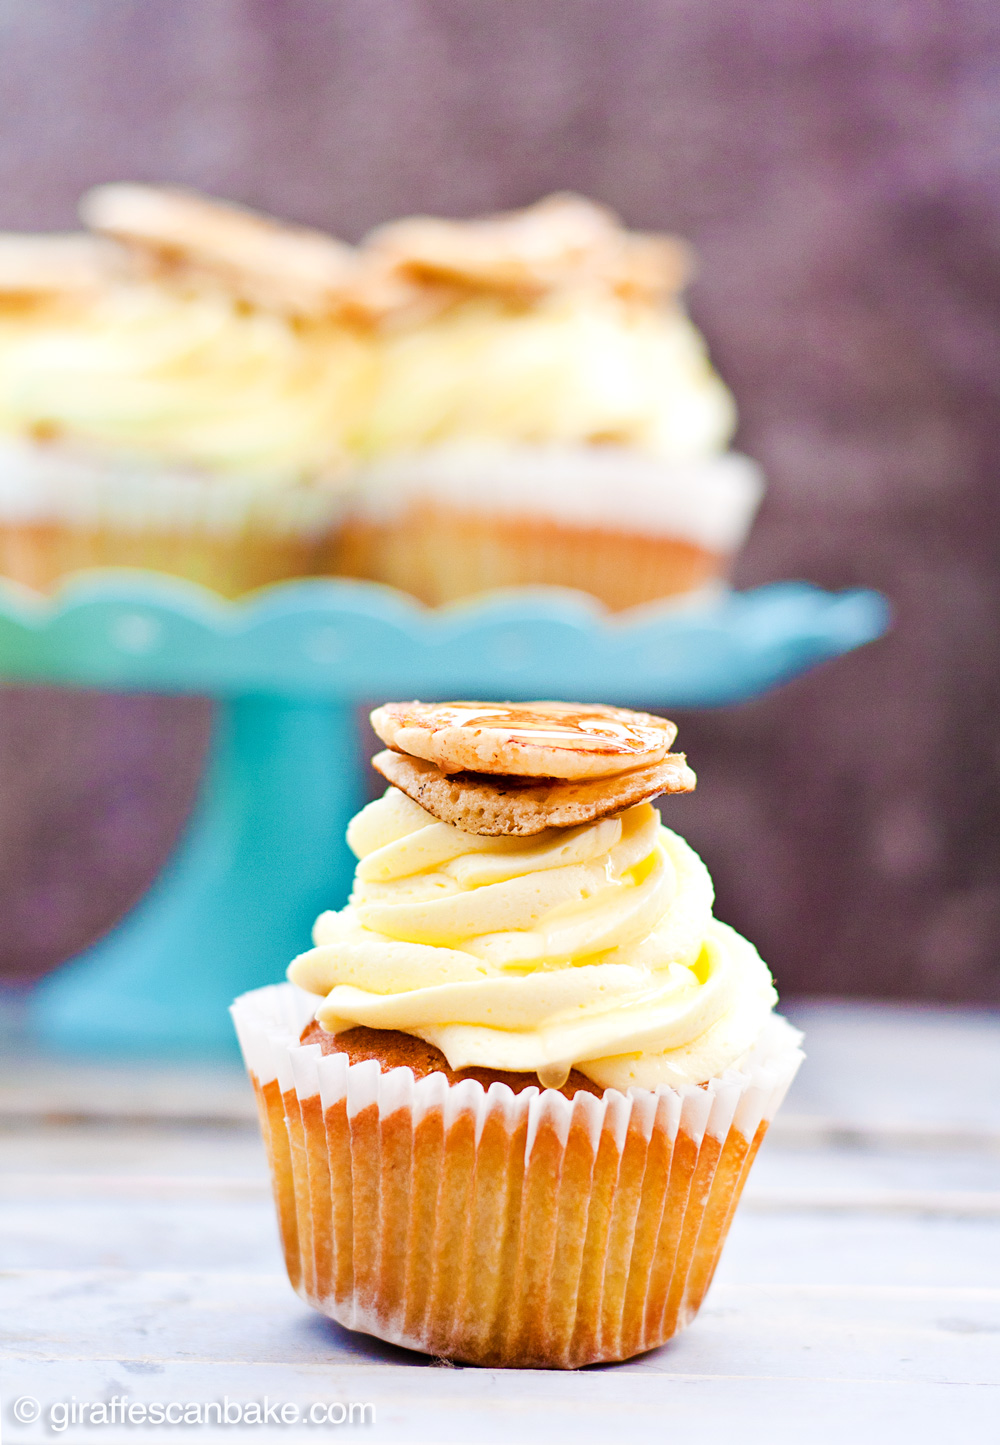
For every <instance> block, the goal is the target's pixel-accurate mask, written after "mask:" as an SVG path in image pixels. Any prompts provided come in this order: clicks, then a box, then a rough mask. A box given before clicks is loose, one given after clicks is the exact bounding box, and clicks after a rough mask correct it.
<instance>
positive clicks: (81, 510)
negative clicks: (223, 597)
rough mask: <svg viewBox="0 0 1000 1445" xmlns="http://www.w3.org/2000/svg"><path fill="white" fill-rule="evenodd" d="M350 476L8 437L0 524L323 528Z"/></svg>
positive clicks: (299, 532)
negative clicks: (293, 474)
mask: <svg viewBox="0 0 1000 1445" xmlns="http://www.w3.org/2000/svg"><path fill="white" fill-rule="evenodd" d="M344 493H345V481H344V478H343V477H332V478H328V479H323V478H316V479H314V480H309V481H297V480H292V481H288V480H284V479H280V478H275V477H266V476H265V477H252V476H240V475H232V474H230V473H228V472H227V473H221V472H211V471H208V470H202V469H199V468H196V467H180V466H170V465H168V464H166V463H165V464H164V465H162V466H159V465H157V464H156V463H154V462H151V461H149V462H147V461H145V460H144V459H141V458H135V457H132V456H129V455H128V454H127V453H118V452H114V451H112V450H110V449H109V450H107V451H104V450H99V449H90V448H87V447H84V446H73V445H69V444H67V443H63V442H44V441H39V442H34V441H31V440H28V439H24V438H16V437H14V438H10V437H8V438H3V439H0V526H2V525H4V524H7V525H11V524H13V525H31V524H37V523H63V524H66V525H68V526H72V527H81V528H88V529H102V528H103V529H108V530H113V531H116V532H123V533H131V534H134V535H136V536H141V535H142V534H143V533H147V532H160V533H164V532H165V533H185V532H192V531H197V532H201V533H205V532H207V533H209V534H211V535H216V536H219V537H221V538H231V537H235V536H239V535H240V534H241V533H244V532H246V531H252V530H254V529H261V530H266V531H267V532H269V533H271V534H274V535H278V536H288V537H295V538H319V537H322V536H323V535H324V534H326V533H328V532H329V531H330V530H331V528H332V527H333V526H334V525H335V524H336V523H337V522H339V521H340V519H341V518H342V516H343V514H344V510H345V499H344Z"/></svg>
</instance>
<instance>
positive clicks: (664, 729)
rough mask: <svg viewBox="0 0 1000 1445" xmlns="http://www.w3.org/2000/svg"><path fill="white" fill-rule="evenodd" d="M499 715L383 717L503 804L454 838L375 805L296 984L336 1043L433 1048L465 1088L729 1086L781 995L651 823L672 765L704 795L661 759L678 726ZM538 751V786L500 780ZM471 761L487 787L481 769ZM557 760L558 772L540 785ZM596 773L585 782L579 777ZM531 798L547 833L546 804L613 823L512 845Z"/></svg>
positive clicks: (448, 712) (547, 709)
mask: <svg viewBox="0 0 1000 1445" xmlns="http://www.w3.org/2000/svg"><path fill="white" fill-rule="evenodd" d="M503 709H504V710H503V712H502V713H501V714H499V716H498V710H497V707H496V705H495V704H487V703H478V704H477V703H451V704H445V705H442V706H441V707H439V708H435V707H433V706H432V707H430V708H427V707H425V706H422V705H417V704H405V705H402V704H401V705H394V706H390V707H389V708H387V709H380V710H378V711H377V713H376V715H375V719H374V720H375V721H376V725H377V726H378V727H379V730H380V731H381V733H382V736H383V738H384V739H385V740H388V741H390V750H389V751H390V753H392V752H393V749H396V748H402V747H403V746H404V745H405V743H406V741H407V738H408V736H409V737H410V739H411V740H412V738H413V736H414V734H412V733H410V734H409V735H408V733H407V728H408V726H411V725H412V719H413V718H414V717H415V718H416V719H417V726H416V734H417V741H418V742H419V745H420V747H421V749H422V751H423V752H424V753H425V754H426V753H427V752H429V751H433V752H434V753H435V757H434V758H433V759H429V758H427V757H426V756H424V757H413V760H414V761H416V762H418V763H419V764H420V765H421V766H422V767H424V768H427V767H431V768H435V769H437V770H438V774H439V777H440V779H441V780H442V782H443V783H444V784H445V785H446V786H447V787H448V788H449V789H450V790H452V792H453V793H455V794H457V795H461V793H462V791H463V790H465V789H467V790H468V791H469V792H470V793H471V794H472V795H473V796H475V793H476V790H477V789H479V788H482V787H484V786H491V787H493V788H494V789H496V790H497V791H496V793H495V794H494V795H493V801H494V811H493V813H492V814H491V815H490V820H489V826H488V827H487V828H486V829H485V830H483V829H481V828H480V827H479V826H478V817H477V814H476V811H475V806H474V805H470V808H469V810H468V811H467V813H466V814H465V815H463V816H462V823H463V826H461V827H459V826H456V825H455V823H454V822H451V821H447V820H446V819H445V818H442V817H441V816H440V814H441V813H442V812H445V811H446V808H442V807H437V803H438V801H439V799H438V798H437V797H435V796H434V795H428V796H427V797H425V798H424V806H421V805H420V804H419V803H417V802H415V801H414V800H413V798H412V797H409V796H407V795H406V794H405V793H404V792H403V791H401V790H400V789H399V788H396V787H390V789H389V791H388V792H387V793H386V794H385V796H384V797H383V798H381V799H379V800H378V801H377V802H375V803H371V804H369V806H368V807H367V808H365V809H363V810H362V811H361V812H360V813H359V814H358V815H357V817H356V818H355V819H354V820H353V822H352V823H351V826H350V828H349V830H348V842H349V844H350V846H351V848H352V849H353V851H354V853H355V855H356V856H357V858H358V860H359V861H358V867H357V871H356V875H355V883H354V890H353V892H352V894H351V899H350V902H349V903H348V905H347V906H346V908H344V909H342V910H341V911H340V912H339V913H325V914H323V915H322V916H321V917H320V918H319V920H318V921H317V923H316V927H315V930H314V940H315V944H316V947H315V948H313V949H312V950H310V951H309V952H308V953H305V954H303V955H301V956H300V957H299V958H297V959H296V960H295V961H294V962H293V964H292V965H291V967H290V969H289V978H290V979H291V980H292V982H293V983H296V984H298V985H299V986H300V987H302V988H304V989H306V990H307V991H308V992H311V993H314V994H317V995H321V996H322V1002H321V1003H320V1004H319V1007H318V1008H317V1011H316V1017H317V1018H318V1020H319V1022H320V1023H321V1024H322V1026H323V1027H324V1028H325V1029H326V1030H327V1031H328V1032H330V1033H334V1034H336V1033H338V1032H342V1031H344V1030H346V1029H348V1028H351V1027H355V1026H358V1025H366V1026H368V1027H372V1028H376V1029H395V1030H400V1031H402V1032H404V1033H409V1034H413V1035H415V1036H416V1037H418V1038H420V1039H423V1040H424V1041H425V1042H427V1043H430V1044H433V1045H435V1046H436V1047H437V1048H439V1049H440V1050H441V1051H442V1052H443V1053H444V1055H445V1056H446V1058H447V1060H448V1063H449V1065H450V1066H451V1068H453V1069H456V1070H458V1069H462V1068H468V1067H486V1068H492V1069H498V1070H505V1071H511V1072H523V1073H537V1075H538V1077H539V1079H540V1081H541V1082H542V1084H543V1085H547V1086H554V1087H559V1086H560V1085H561V1084H562V1083H563V1082H564V1080H565V1078H566V1077H567V1075H568V1073H569V1071H570V1069H571V1068H573V1067H576V1068H577V1069H578V1070H579V1071H580V1072H581V1073H583V1074H584V1075H586V1076H587V1077H588V1078H590V1079H591V1080H593V1081H594V1082H595V1083H596V1084H598V1085H599V1086H601V1087H615V1088H618V1089H624V1088H627V1087H628V1086H629V1085H638V1086H642V1087H646V1088H651V1087H653V1088H655V1087H656V1085H658V1084H680V1083H701V1082H704V1081H705V1080H706V1079H708V1078H710V1077H712V1076H714V1075H716V1074H718V1073H720V1072H722V1071H724V1070H725V1069H726V1068H728V1067H729V1066H731V1065H733V1064H735V1063H736V1062H737V1061H738V1060H739V1059H740V1057H741V1056H742V1055H743V1054H744V1053H746V1051H747V1050H748V1049H750V1048H751V1047H752V1045H753V1044H754V1042H755V1040H756V1039H757V1037H758V1036H759V1034H760V1032H761V1030H762V1028H763V1027H764V1025H765V1023H766V1021H767V1019H768V1016H769V1014H770V1011H771V1009H772V1007H773V1005H774V1003H775V1001H776V995H775V992H774V988H773V985H772V982H771V977H770V974H769V973H768V970H767V968H766V966H765V965H764V964H763V962H762V961H761V959H760V958H759V956H758V954H757V953H756V951H755V950H754V948H753V947H752V945H750V944H749V943H748V942H747V941H746V940H745V939H743V938H741V937H740V935H739V934H737V933H735V932H734V931H733V930H732V929H730V928H727V927H726V925H724V924H722V923H719V922H718V921H716V920H715V919H714V918H713V917H712V901H713V890H712V884H711V879H710V878H709V875H708V872H707V870H706V869H705V866H704V864H703V863H702V862H701V860H700V859H699V858H698V856H697V855H696V854H695V853H694V852H693V850H692V849H691V848H689V847H688V845H687V844H686V843H685V842H684V841H683V839H681V838H679V837H678V836H677V835H676V834H674V833H672V832H671V831H670V830H669V829H667V828H664V827H663V826H662V825H661V824H660V820H659V816H658V814H657V812H656V810H655V809H654V808H653V806H652V803H651V798H652V797H653V796H655V795H656V793H658V792H660V791H662V788H661V787H660V786H658V785H657V782H656V779H655V777H654V776H653V773H654V772H655V770H656V769H657V768H660V767H662V766H663V765H664V763H665V762H666V761H667V759H668V758H672V759H674V760H675V761H674V762H673V764H672V766H673V767H674V768H675V769H678V770H681V769H682V770H683V771H678V773H677V777H678V778H679V779H680V781H681V783H682V786H683V788H684V789H689V788H691V787H693V786H694V776H693V774H691V773H690V770H689V769H687V768H686V764H684V760H683V757H682V756H681V755H678V754H669V753H668V752H667V749H668V748H669V745H670V741H671V740H672V737H673V733H674V729H673V726H672V724H668V723H665V722H664V721H663V720H662V719H653V718H651V717H649V715H647V714H630V713H628V712H627V711H626V710H624V709H610V708H608V709H596V708H588V707H585V706H583V705H577V706H574V707H573V708H572V709H571V710H570V711H569V712H568V713H567V710H566V705H565V704H546V703H529V704H524V705H517V704H504V705H503ZM470 712H471V713H472V714H473V715H472V716H470ZM456 718H457V719H459V721H458V722H457V723H456ZM600 728H603V729H604V733H605V735H604V736H603V737H602V738H601V739H600V741H601V744H602V746H601V747H599V748H595V746H594V743H595V737H598V736H599V734H598V731H597V730H598V729H600ZM463 729H465V730H467V732H468V733H469V734H470V735H469V736H465V735H464V734H463ZM456 733H457V734H458V735H457V736H456ZM473 734H478V742H477V741H476V738H475V737H474V736H472V735H473ZM484 734H486V736H484ZM429 737H430V738H433V739H436V741H434V742H433V743H428V741H427V740H428V738H429ZM525 737H527V738H529V739H530V741H529V742H528V744H527V749H528V755H529V756H530V765H531V768H532V769H533V771H532V772H530V773H523V774H521V775H520V776H518V775H516V774H514V775H510V774H506V773H503V772H501V771H498V769H502V768H505V767H512V766H513V765H515V763H516V761H517V759H518V758H520V757H522V756H523V755H524V754H523V752H522V749H523V748H524V746H525V744H524V741H523V740H524V738H525ZM470 746H471V747H472V750H473V751H472V754H471V755H472V756H474V757H475V758H477V759H478V758H480V757H484V758H485V759H486V761H487V766H488V767H489V768H490V769H492V771H484V772H480V773H477V772H471V771H467V766H468V759H469V757H470V752H469V748H470ZM608 746H610V748H611V750H612V755H615V756H617V758H618V760H619V762H620V765H621V766H620V768H619V770H618V771H617V772H611V771H609V770H608V757H609V753H608ZM546 748H548V749H549V750H550V751H549V757H550V761H551V767H552V772H551V773H550V774H549V776H548V778H547V779H545V780H544V781H542V775H541V773H540V771H539V770H540V768H541V767H542V766H543V765H544V757H545V749H546ZM616 749H617V752H615V750H616ZM574 750H576V753H577V762H574V761H573V760H572V754H573V753H574ZM657 754H659V756H657ZM393 755H394V756H399V757H403V758H404V759H405V758H407V757H412V756H413V755H410V754H404V753H402V752H399V753H394V754H393ZM595 758H598V759H599V764H598V770H597V771H596V772H591V774H590V776H589V777H586V776H584V778H583V779H582V780H581V776H580V773H579V772H574V771H572V770H573V769H575V768H577V767H578V766H579V765H580V763H581V762H582V764H583V765H584V766H587V765H588V762H589V763H593V761H594V759H595ZM651 759H652V760H651ZM678 759H679V762H678V761H677V760H678ZM442 764H443V769H442ZM567 772H568V773H569V777H567V776H566V774H567ZM630 777H632V778H635V777H642V778H643V779H644V783H643V788H642V789H640V792H641V795H642V800H641V801H639V800H637V801H633V802H631V803H630V804H629V805H628V806H624V807H623V806H622V803H621V798H622V795H623V794H622V790H623V788H626V787H628V786H629V778H630ZM524 784H527V787H528V789H529V793H530V798H529V812H530V814H531V818H532V822H533V824H534V823H537V822H538V821H539V818H540V817H541V816H543V815H544V807H545V800H544V797H543V796H542V789H543V788H544V786H548V787H549V788H550V789H551V790H552V797H553V799H554V801H553V804H552V808H553V813H552V815H551V816H553V817H556V816H559V814H558V813H557V812H556V811H555V810H556V809H557V808H558V807H560V806H562V805H563V804H564V802H565V798H564V797H562V798H561V797H560V789H573V788H578V787H580V786H581V785H586V786H588V787H591V788H593V789H603V790H604V792H605V802H606V806H605V808H604V810H603V811H596V810H594V811H593V812H592V815H591V817H590V820H589V821H585V822H582V823H579V824H577V825H576V826H557V825H556V824H555V823H553V822H551V821H550V822H549V823H548V824H547V825H546V826H544V827H543V828H541V829H538V828H534V829H533V831H532V832H530V833H529V834H523V833H519V832H517V831H516V830H515V829H509V830H507V831H505V832H502V833H501V832H500V831H499V830H498V829H497V828H496V827H495V826H494V825H495V822H496V815H497V811H498V810H501V809H506V811H507V813H508V814H509V815H510V817H511V818H513V819H515V820H516V818H517V816H518V813H519V810H520V809H521V808H522V806H523V800H522V794H523V785H524ZM643 789H644V791H643ZM677 790H680V788H678V789H677ZM595 796H596V794H595ZM452 806H454V805H453V804H451V803H449V804H447V805H446V807H452ZM435 808H436V812H437V815H436V813H435Z"/></svg>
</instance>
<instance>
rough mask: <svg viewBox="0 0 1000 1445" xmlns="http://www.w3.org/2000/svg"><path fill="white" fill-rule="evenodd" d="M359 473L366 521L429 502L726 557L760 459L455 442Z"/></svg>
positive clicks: (745, 521)
mask: <svg viewBox="0 0 1000 1445" xmlns="http://www.w3.org/2000/svg"><path fill="white" fill-rule="evenodd" d="M356 481H357V488H358V493H357V495H358V501H357V508H356V512H357V515H358V516H359V518H361V519H362V520H364V521H368V522H373V523H383V524H385V523H391V522H392V521H394V520H395V519H396V518H398V517H399V516H400V515H403V514H405V513H406V512H407V510H408V509H409V508H410V507H411V506H413V505H419V504H421V503H427V502H431V503H436V504H438V505H441V506H445V507H449V508H455V509H457V510H458V511H460V512H461V511H464V512H467V513H471V514H485V515H498V516H514V517H523V518H539V519H545V520H548V521H553V522H558V523H560V524H562V525H564V526H566V527H570V528H574V529H584V530H586V529H590V528H597V529H607V530H609V531H612V532H622V533H635V534H637V535H640V536H650V537H674V538H679V539H681V540H683V541H687V542H690V543H692V544H693V545H695V546H698V547H702V548H704V549H705V550H706V551H708V552H712V553H718V554H720V555H723V556H726V555H731V554H732V553H734V552H735V551H736V550H737V549H738V548H739V547H740V546H742V544H743V542H744V541H745V539H746V536H747V533H748V532H749V530H750V525H751V523H752V522H753V519H754V516H755V515H756V512H757V508H758V507H759V506H760V503H761V499H762V497H763V495H764V480H763V474H762V472H761V469H760V467H759V466H758V465H757V463H756V462H753V461H751V460H750V458H749V457H745V456H742V455H741V454H740V453H738V452H724V453H719V454H717V455H713V456H706V457H698V458H689V459H677V460H670V459H667V458H664V457H658V456H656V455H654V454H652V453H648V452H643V451H641V450H639V449H637V448H631V447H623V446H567V445H557V444H553V445H548V446H545V445H541V444H539V445H535V446H530V445H516V446H515V445H511V446H501V445H495V446H489V445H486V444H480V445H473V444H458V443H453V444H451V445H441V446H438V447H428V448H427V449H426V450H424V451H420V452H411V453H402V454H399V455H396V456H388V457H383V458H379V459H378V460H376V461H372V462H370V463H368V464H367V465H365V466H363V467H361V468H359V470H358V473H357V476H356Z"/></svg>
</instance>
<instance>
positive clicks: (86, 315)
mask: <svg viewBox="0 0 1000 1445" xmlns="http://www.w3.org/2000/svg"><path fill="white" fill-rule="evenodd" d="M2 342H3V344H2V345H0V426H2V427H3V428H4V429H5V430H7V431H8V432H14V433H21V434H27V435H39V434H40V435H43V436H46V437H49V436H55V437H65V438H66V439H67V440H70V441H73V442H83V443H89V444H92V445H94V446H97V447H107V448H114V449H116V450H119V451H124V452H127V453H129V454H132V455H136V456H140V457H149V458H152V459H154V460H158V461H164V462H167V463H170V464H173V465H190V466H194V467H198V468H206V469H208V470H210V471H215V472H218V473H221V474H223V475H225V474H227V473H229V474H238V475H240V476H244V477H247V476H249V477H254V478H263V479H268V478H273V479H274V480H275V481H276V482H282V481H300V480H308V479H311V478H313V477H317V476H321V477H324V478H332V479H336V478H338V477H339V476H341V475H343V474H344V473H345V470H346V460H347V457H348V455H349V453H350V450H351V447H352V444H353V440H354V433H355V432H356V429H357V427H358V423H359V418H360V417H362V416H363V415H364V412H365V409H366V408H367V406H368V405H369V401H370V391H371V384H372V379H373V341H372V338H371V337H366V336H365V335H363V334H362V333H360V332H358V331H356V330H352V329H351V328H348V327H343V326H337V325H334V324H333V323H330V324H328V325H314V326H300V325H297V324H296V323H295V322H292V321H289V320H288V319H287V318H285V317H283V316H279V315H277V314H273V313H270V312H267V311H264V310H253V309H250V308H247V307H245V306H242V305H241V304H240V303H239V302H238V301H237V300H235V299H234V298H233V297H231V296H228V295H227V294H226V293H225V292H223V291H222V290H220V289H212V288H208V289H201V290H191V291H183V290H180V289H175V288H172V287H169V286H164V285H160V284H157V283H155V282H149V283H140V282H136V283H132V284H121V285H117V286H112V287H109V288H106V289H105V290H104V292H103V293H102V294H100V295H99V296H98V297H97V298H96V299H95V300H94V301H93V302H92V303H91V304H89V305H88V306H86V307H83V308H80V309H78V311H77V312H76V313H75V314H74V315H73V316H72V317H71V318H67V319H66V320H65V321H64V322H60V321H58V320H56V321H55V322H48V321H46V320H45V319H44V318H42V320H41V322H40V323H38V324H35V325H34V326H31V327H20V328H16V329H15V328H14V327H10V328H8V329H7V331H6V334H5V335H4V336H3V338H2Z"/></svg>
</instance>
